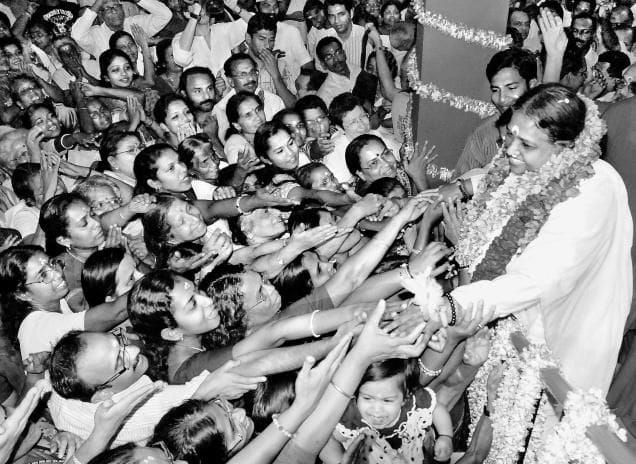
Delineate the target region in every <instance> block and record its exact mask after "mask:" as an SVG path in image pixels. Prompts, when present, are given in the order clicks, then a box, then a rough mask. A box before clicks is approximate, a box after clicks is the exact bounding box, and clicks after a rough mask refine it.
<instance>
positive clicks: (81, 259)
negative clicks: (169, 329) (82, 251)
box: [66, 247, 87, 263]
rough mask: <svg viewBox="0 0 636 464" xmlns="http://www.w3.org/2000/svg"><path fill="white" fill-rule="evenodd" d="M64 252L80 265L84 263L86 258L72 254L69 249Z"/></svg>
mask: <svg viewBox="0 0 636 464" xmlns="http://www.w3.org/2000/svg"><path fill="white" fill-rule="evenodd" d="M66 252H67V253H68V254H69V255H70V256H71V258H73V259H75V260H76V261H79V262H80V263H85V262H86V259H87V258H82V257H81V256H78V255H76V254H75V253H73V252H72V251H71V248H70V247H69V248H67V249H66Z"/></svg>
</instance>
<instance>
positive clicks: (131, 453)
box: [88, 443, 146, 464]
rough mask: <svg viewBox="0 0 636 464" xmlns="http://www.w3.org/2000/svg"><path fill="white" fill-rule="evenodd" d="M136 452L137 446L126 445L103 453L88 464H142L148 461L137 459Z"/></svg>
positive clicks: (132, 444)
mask: <svg viewBox="0 0 636 464" xmlns="http://www.w3.org/2000/svg"><path fill="white" fill-rule="evenodd" d="M136 450H137V445H135V444H134V443H126V444H125V445H121V446H117V447H115V448H111V449H107V450H106V451H102V452H101V453H99V454H98V455H97V456H95V457H94V458H93V459H91V460H90V461H88V464H142V463H143V462H145V461H146V460H145V458H144V459H143V460H140V459H138V458H136V457H135V451H136Z"/></svg>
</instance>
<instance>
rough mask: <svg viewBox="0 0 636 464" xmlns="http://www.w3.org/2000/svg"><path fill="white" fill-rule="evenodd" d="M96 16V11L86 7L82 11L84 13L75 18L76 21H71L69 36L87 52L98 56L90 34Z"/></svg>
mask: <svg viewBox="0 0 636 464" xmlns="http://www.w3.org/2000/svg"><path fill="white" fill-rule="evenodd" d="M95 18H97V13H95V12H94V11H93V10H91V9H90V8H87V9H86V10H85V11H84V14H83V15H82V16H80V17H79V18H77V21H75V22H74V23H73V26H71V37H72V38H73V39H74V40H75V41H76V42H77V43H78V44H79V46H80V47H82V48H83V49H84V50H86V51H87V52H88V53H90V54H91V55H93V56H99V53H97V49H96V48H95V42H94V41H93V37H92V36H91V33H90V31H91V26H92V25H93V22H94V21H95Z"/></svg>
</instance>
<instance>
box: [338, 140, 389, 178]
mask: <svg viewBox="0 0 636 464" xmlns="http://www.w3.org/2000/svg"><path fill="white" fill-rule="evenodd" d="M371 142H378V143H380V144H382V145H384V146H386V144H385V143H384V141H382V139H381V138H380V137H378V136H377V135H373V134H362V135H359V136H357V137H356V138H355V139H353V140H352V141H351V143H349V145H347V149H346V150H345V162H346V163H347V169H349V172H351V174H353V175H354V176H355V175H356V173H357V172H358V171H361V170H362V168H361V166H360V152H361V151H362V149H363V148H364V147H366V146H367V145H368V144H369V143H371Z"/></svg>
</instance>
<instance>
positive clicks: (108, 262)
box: [82, 248, 126, 308]
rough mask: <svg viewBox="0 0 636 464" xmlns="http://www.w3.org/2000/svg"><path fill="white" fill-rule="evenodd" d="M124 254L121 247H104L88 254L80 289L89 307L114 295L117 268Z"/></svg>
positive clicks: (124, 251)
mask: <svg viewBox="0 0 636 464" xmlns="http://www.w3.org/2000/svg"><path fill="white" fill-rule="evenodd" d="M124 256H126V250H124V249H123V248H104V249H102V250H97V251H96V252H95V253H93V254H92V255H90V256H89V257H88V259H87V260H86V262H85V263H84V267H83V268H82V290H83V292H84V298H85V299H86V302H87V303H88V306H89V307H91V308H92V307H93V306H97V305H100V304H102V303H104V302H105V301H106V297H109V296H110V297H113V296H115V291H116V289H117V269H118V268H119V265H120V264H121V262H122V260H123V259H124Z"/></svg>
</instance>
